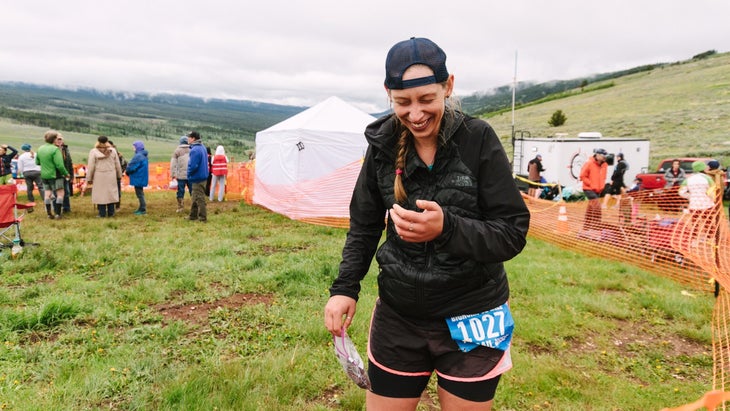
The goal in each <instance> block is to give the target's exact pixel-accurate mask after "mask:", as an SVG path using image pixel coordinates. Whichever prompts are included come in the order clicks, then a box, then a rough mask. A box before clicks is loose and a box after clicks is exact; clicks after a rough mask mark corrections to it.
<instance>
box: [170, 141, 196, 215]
mask: <svg viewBox="0 0 730 411" xmlns="http://www.w3.org/2000/svg"><path fill="white" fill-rule="evenodd" d="M188 161H190V145H189V144H188V138H187V137H186V136H182V137H180V144H179V145H178V146H177V148H175V151H174V152H173V153H172V158H171V159H170V177H172V178H173V179H175V180H177V194H176V196H175V197H176V198H177V210H176V212H177V213H182V212H183V211H184V210H185V208H184V203H183V200H184V197H185V188H186V187H187V189H188V194H189V195H190V196H191V197H192V195H193V186H192V185H191V184H190V180H188Z"/></svg>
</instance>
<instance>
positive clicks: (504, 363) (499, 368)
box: [436, 348, 512, 382]
mask: <svg viewBox="0 0 730 411" xmlns="http://www.w3.org/2000/svg"><path fill="white" fill-rule="evenodd" d="M510 369H512V356H511V355H510V348H507V350H506V351H505V352H504V354H503V355H502V358H501V359H500V360H499V362H498V363H497V365H495V366H494V368H492V369H491V370H490V371H489V372H488V373H486V374H484V375H482V376H481V377H471V378H464V377H454V376H451V375H446V374H444V373H442V372H439V370H436V374H438V375H439V377H442V378H445V379H447V380H450V381H457V382H476V381H485V380H491V379H492V378H495V377H496V376H498V375H502V374H504V373H505V372H507V371H509V370H510Z"/></svg>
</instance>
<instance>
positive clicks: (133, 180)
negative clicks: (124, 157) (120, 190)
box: [127, 140, 150, 215]
mask: <svg viewBox="0 0 730 411" xmlns="http://www.w3.org/2000/svg"><path fill="white" fill-rule="evenodd" d="M132 147H134V157H132V160H131V161H130V162H129V164H127V175H128V176H129V185H131V186H132V187H134V194H135V195H136V196H137V200H138V201H139V207H138V208H137V209H136V210H135V211H134V212H133V213H132V214H134V215H145V214H147V202H146V201H145V198H144V188H145V187H147V184H149V179H150V163H149V160H148V158H147V156H148V154H149V153H148V152H147V150H145V149H144V143H143V142H141V141H139V140H137V141H135V142H134V143H132Z"/></svg>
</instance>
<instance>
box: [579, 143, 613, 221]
mask: <svg viewBox="0 0 730 411" xmlns="http://www.w3.org/2000/svg"><path fill="white" fill-rule="evenodd" d="M606 155H608V152H607V151H606V150H604V149H602V148H597V149H595V150H593V156H592V157H590V158H588V161H586V163H585V164H583V168H581V170H580V181H581V182H582V183H583V192H584V193H585V195H586V198H587V199H588V206H587V207H586V215H585V219H584V220H583V229H584V230H591V229H594V230H595V229H599V228H600V224H601V217H602V216H601V200H600V196H601V192H602V191H603V188H604V187H605V186H606V170H607V169H608V164H606Z"/></svg>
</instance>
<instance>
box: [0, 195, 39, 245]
mask: <svg viewBox="0 0 730 411" xmlns="http://www.w3.org/2000/svg"><path fill="white" fill-rule="evenodd" d="M17 196H18V187H17V186H16V185H15V184H4V185H0V248H4V247H5V248H11V247H12V246H13V242H14V241H16V240H17V241H18V242H19V244H20V245H21V246H24V245H25V241H23V238H22V237H21V236H20V222H21V221H23V217H25V212H23V213H18V210H25V209H28V208H31V207H33V206H35V203H27V204H18V203H17V202H16V200H17Z"/></svg>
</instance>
